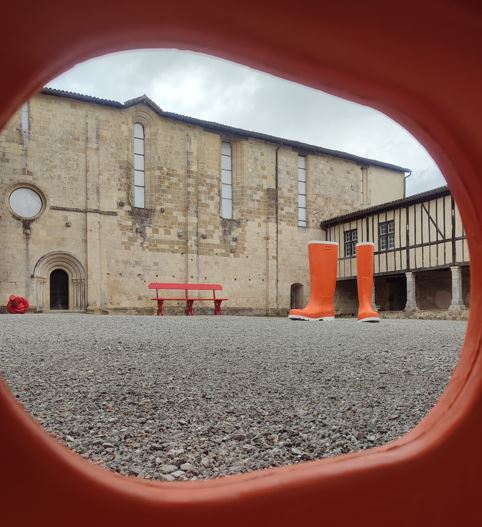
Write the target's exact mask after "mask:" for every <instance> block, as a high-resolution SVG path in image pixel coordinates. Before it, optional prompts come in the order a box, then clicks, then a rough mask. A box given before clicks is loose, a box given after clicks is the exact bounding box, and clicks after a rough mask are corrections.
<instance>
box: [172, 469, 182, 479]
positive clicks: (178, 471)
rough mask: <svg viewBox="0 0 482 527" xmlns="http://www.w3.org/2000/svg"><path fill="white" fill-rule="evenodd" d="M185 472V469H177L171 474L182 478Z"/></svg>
mask: <svg viewBox="0 0 482 527" xmlns="http://www.w3.org/2000/svg"><path fill="white" fill-rule="evenodd" d="M184 474H185V472H184V470H176V472H172V473H171V476H174V477H175V478H180V477H181V476H184Z"/></svg>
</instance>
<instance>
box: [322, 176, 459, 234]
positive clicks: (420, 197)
mask: <svg viewBox="0 0 482 527" xmlns="http://www.w3.org/2000/svg"><path fill="white" fill-rule="evenodd" d="M449 194H450V190H449V188H448V186H447V185H444V186H443V187H437V188H434V189H432V190H426V191H425V192H420V193H419V194H413V195H412V196H408V197H407V198H401V199H396V200H394V201H387V202H386V203H380V205H374V206H373V207H368V208H366V209H360V210H357V211H355V212H350V213H348V214H343V215H341V216H335V217H334V218H330V219H328V220H323V221H322V222H320V227H321V228H322V229H326V228H327V227H332V226H333V225H338V224H340V223H345V222H347V221H352V220H357V219H359V218H364V217H365V216H369V215H370V214H374V213H379V212H385V211H388V210H392V209H400V208H402V207H406V206H407V205H414V204H416V203H421V202H423V201H427V200H428V199H435V198H439V197H442V196H447V195H449Z"/></svg>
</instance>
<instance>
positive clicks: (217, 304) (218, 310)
mask: <svg viewBox="0 0 482 527" xmlns="http://www.w3.org/2000/svg"><path fill="white" fill-rule="evenodd" d="M221 302H222V300H215V301H214V314H215V315H221Z"/></svg>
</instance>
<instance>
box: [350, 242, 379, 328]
mask: <svg viewBox="0 0 482 527" xmlns="http://www.w3.org/2000/svg"><path fill="white" fill-rule="evenodd" d="M374 247H375V246H374V244H373V243H370V242H365V243H357V245H356V248H355V251H356V283H357V291H358V320H360V321H361V320H365V321H367V320H369V321H371V322H375V321H377V320H379V319H380V315H379V314H378V313H377V312H376V311H375V309H374V308H373V303H372V300H373V253H374Z"/></svg>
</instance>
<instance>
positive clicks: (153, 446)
mask: <svg viewBox="0 0 482 527" xmlns="http://www.w3.org/2000/svg"><path fill="white" fill-rule="evenodd" d="M151 450H162V445H159V444H158V443H151Z"/></svg>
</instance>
